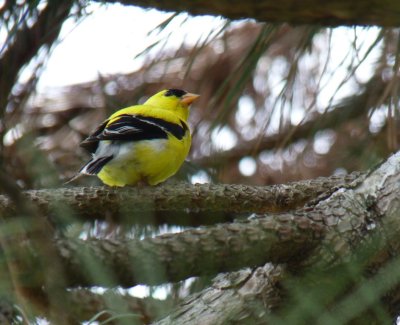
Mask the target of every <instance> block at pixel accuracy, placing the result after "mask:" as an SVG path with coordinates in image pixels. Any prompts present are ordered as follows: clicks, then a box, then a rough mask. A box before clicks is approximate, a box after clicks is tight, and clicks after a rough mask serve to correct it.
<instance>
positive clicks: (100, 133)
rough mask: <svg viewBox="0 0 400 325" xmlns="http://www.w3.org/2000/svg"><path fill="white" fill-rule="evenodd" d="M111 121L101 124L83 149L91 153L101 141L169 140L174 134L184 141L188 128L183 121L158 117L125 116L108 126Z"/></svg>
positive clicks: (84, 142) (84, 144) (85, 141)
mask: <svg viewBox="0 0 400 325" xmlns="http://www.w3.org/2000/svg"><path fill="white" fill-rule="evenodd" d="M108 123H109V120H107V121H105V122H104V123H103V124H101V125H100V126H99V127H98V128H97V130H96V131H95V132H94V133H93V134H92V135H90V136H89V137H88V138H87V139H85V140H84V141H83V142H82V143H81V147H83V148H85V149H86V150H88V151H89V152H91V153H94V152H95V151H96V149H97V146H98V144H99V141H101V140H113V141H141V140H153V139H167V138H168V134H172V135H173V136H175V137H176V138H178V139H182V138H183V136H184V135H185V133H186V131H187V130H188V127H187V125H186V123H184V122H183V121H181V123H180V124H176V123H172V122H168V121H165V120H163V119H160V118H156V117H148V116H142V115H128V114H124V115H121V116H119V117H118V118H116V120H115V121H113V122H112V123H111V124H109V125H108V126H107V124H108Z"/></svg>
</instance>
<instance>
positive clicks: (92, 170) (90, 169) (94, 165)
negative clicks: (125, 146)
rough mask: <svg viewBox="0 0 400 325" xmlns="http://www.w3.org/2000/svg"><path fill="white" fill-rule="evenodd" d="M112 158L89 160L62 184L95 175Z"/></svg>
mask: <svg viewBox="0 0 400 325" xmlns="http://www.w3.org/2000/svg"><path fill="white" fill-rule="evenodd" d="M113 157H114V156H112V155H111V156H106V157H98V158H93V159H91V160H90V161H89V162H88V163H87V164H85V165H84V166H83V167H82V168H81V170H80V171H79V172H78V173H77V174H76V175H75V176H74V177H72V178H71V179H70V180H69V181H67V182H65V183H64V184H69V183H71V182H73V181H74V180H76V179H78V178H80V177H81V176H83V175H97V174H98V173H99V172H100V170H101V169H102V168H103V167H104V165H105V164H107V163H108V162H109V161H110V160H111V159H113Z"/></svg>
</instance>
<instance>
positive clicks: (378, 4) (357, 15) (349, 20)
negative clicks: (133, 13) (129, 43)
mask: <svg viewBox="0 0 400 325" xmlns="http://www.w3.org/2000/svg"><path fill="white" fill-rule="evenodd" d="M97 1H99V0H97ZM102 2H104V1H102ZM106 2H109V3H114V2H118V3H122V4H125V5H136V6H141V7H145V8H149V7H151V8H156V9H160V10H167V11H187V12H188V13H190V14H192V15H221V16H224V17H227V18H230V19H241V18H254V19H257V20H259V21H265V22H271V23H284V22H287V23H291V24H318V25H322V26H342V25H378V26H393V27H394V26H399V24H400V17H399V15H398V13H399V11H400V4H399V3H398V2H397V1H393V0H354V1H347V0H333V1H320V0H308V1H298V0H282V1H273V0H262V1H257V0H250V1H235V2H232V1H230V0H219V1H208V0H196V1H179V0H163V1H154V0H117V1H116V0H108V1H106Z"/></svg>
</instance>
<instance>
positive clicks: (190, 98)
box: [181, 93, 200, 105]
mask: <svg viewBox="0 0 400 325" xmlns="http://www.w3.org/2000/svg"><path fill="white" fill-rule="evenodd" d="M199 97H200V95H197V94H192V93H187V94H185V95H183V96H182V98H181V103H182V104H185V105H190V104H191V103H193V102H194V101H195V100H196V99H197V98H199Z"/></svg>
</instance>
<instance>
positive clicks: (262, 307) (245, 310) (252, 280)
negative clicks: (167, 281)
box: [155, 264, 284, 325]
mask: <svg viewBox="0 0 400 325" xmlns="http://www.w3.org/2000/svg"><path fill="white" fill-rule="evenodd" d="M283 276H284V269H283V268H282V267H280V266H272V265H271V264H267V265H265V266H263V267H259V268H256V269H255V270H250V269H246V270H242V271H238V272H234V273H230V274H223V275H219V276H218V277H217V278H216V279H215V280H214V283H213V285H212V286H211V287H209V288H207V289H205V290H203V291H202V292H200V293H196V294H194V295H192V296H190V297H187V298H186V299H185V301H184V302H183V303H182V304H181V305H180V306H179V307H178V308H177V309H176V310H175V311H174V312H173V313H172V314H170V315H169V316H168V317H166V318H164V319H162V320H161V321H159V322H156V323H155V324H157V325H167V324H173V325H179V324H196V323H197V321H196V320H198V319H201V320H202V324H213V325H218V324H221V325H223V324H230V322H231V321H237V320H238V319H240V323H241V324H259V321H260V318H262V316H263V315H265V314H266V313H269V312H271V311H273V310H274V309H276V308H277V307H278V306H279V304H280V302H281V299H282V293H281V289H282V288H281V287H280V282H281V280H282V278H283ZM217 306H218V307H217ZM216 307H217V308H216Z"/></svg>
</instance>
